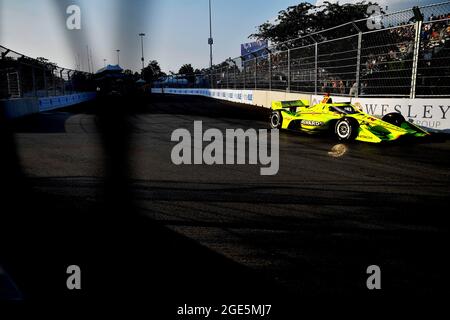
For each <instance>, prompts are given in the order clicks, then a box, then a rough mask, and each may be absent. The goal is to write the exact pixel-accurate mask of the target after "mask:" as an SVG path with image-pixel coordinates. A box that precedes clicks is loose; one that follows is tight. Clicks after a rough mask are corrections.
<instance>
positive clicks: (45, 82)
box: [42, 67, 48, 97]
mask: <svg viewBox="0 0 450 320" xmlns="http://www.w3.org/2000/svg"><path fill="white" fill-rule="evenodd" d="M42 72H43V74H44V89H45V96H46V97H48V87H47V75H46V74H45V67H44V68H42Z"/></svg>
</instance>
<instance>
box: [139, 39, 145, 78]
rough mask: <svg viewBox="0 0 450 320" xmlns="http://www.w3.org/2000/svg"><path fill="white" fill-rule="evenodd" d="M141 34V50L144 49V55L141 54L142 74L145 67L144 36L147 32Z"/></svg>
mask: <svg viewBox="0 0 450 320" xmlns="http://www.w3.org/2000/svg"><path fill="white" fill-rule="evenodd" d="M139 36H140V37H141V50H142V56H141V61H142V70H141V74H142V72H143V70H144V68H145V65H144V37H145V33H139Z"/></svg>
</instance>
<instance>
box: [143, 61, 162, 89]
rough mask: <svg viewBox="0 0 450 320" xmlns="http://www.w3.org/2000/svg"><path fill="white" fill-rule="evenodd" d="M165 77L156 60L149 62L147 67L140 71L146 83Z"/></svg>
mask: <svg viewBox="0 0 450 320" xmlns="http://www.w3.org/2000/svg"><path fill="white" fill-rule="evenodd" d="M165 75H166V74H165V73H164V72H162V71H161V67H160V66H159V63H158V61H156V60H152V61H150V62H149V63H148V65H147V66H146V67H145V68H144V69H143V70H142V76H143V78H144V80H145V81H146V82H147V83H151V82H153V81H155V80H158V79H159V78H161V77H163V76H165Z"/></svg>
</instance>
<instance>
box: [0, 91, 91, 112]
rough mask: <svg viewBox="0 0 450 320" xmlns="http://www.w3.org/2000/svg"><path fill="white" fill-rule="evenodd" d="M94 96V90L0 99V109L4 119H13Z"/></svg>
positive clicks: (80, 101) (83, 100)
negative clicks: (53, 95) (52, 95)
mask: <svg viewBox="0 0 450 320" xmlns="http://www.w3.org/2000/svg"><path fill="white" fill-rule="evenodd" d="M95 97H96V93H95V92H84V93H76V94H70V95H65V96H56V97H44V98H21V99H9V100H1V101H0V109H1V110H0V111H1V113H3V116H4V117H5V118H6V119H15V118H20V117H23V116H26V115H30V114H33V113H39V112H45V111H49V110H54V109H59V108H64V107H68V106H71V105H75V104H78V103H82V102H85V101H88V100H92V99H94V98H95Z"/></svg>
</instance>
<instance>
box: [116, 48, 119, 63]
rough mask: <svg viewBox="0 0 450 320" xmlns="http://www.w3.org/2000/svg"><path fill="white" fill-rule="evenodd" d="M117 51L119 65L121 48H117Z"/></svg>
mask: <svg viewBox="0 0 450 320" xmlns="http://www.w3.org/2000/svg"><path fill="white" fill-rule="evenodd" d="M116 51H117V65H118V66H119V65H120V50H119V49H117V50H116Z"/></svg>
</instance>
